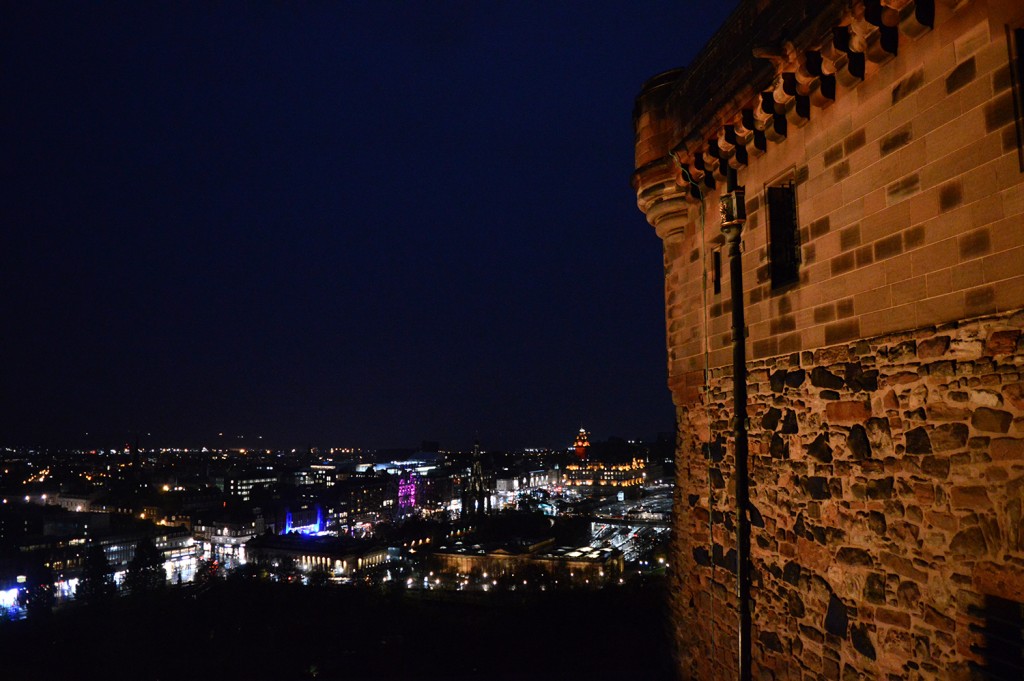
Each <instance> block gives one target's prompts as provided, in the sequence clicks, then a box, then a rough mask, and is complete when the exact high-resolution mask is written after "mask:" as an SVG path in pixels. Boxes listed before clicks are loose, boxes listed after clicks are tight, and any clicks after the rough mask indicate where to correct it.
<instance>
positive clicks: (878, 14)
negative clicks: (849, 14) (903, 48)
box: [851, 0, 900, 64]
mask: <svg viewBox="0 0 1024 681" xmlns="http://www.w3.org/2000/svg"><path fill="white" fill-rule="evenodd" d="M887 11H889V12H890V13H891V10H887V8H885V7H883V6H882V2H881V0H866V2H865V3H864V4H863V5H858V6H857V7H855V8H854V12H853V22H852V23H851V27H852V28H853V31H854V33H856V34H857V35H858V36H860V38H861V39H862V40H863V43H864V54H865V55H867V58H868V59H869V60H870V61H871V62H873V63H875V64H882V63H884V62H887V61H888V60H890V59H892V58H893V57H894V56H896V51H897V50H898V49H899V38H900V33H899V31H898V30H897V29H896V28H895V27H893V26H887V25H886V24H885V18H886V12H887ZM891 18H892V19H894V18H895V17H891Z"/></svg>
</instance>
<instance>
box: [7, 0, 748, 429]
mask: <svg viewBox="0 0 1024 681" xmlns="http://www.w3.org/2000/svg"><path fill="white" fill-rule="evenodd" d="M735 4H736V3H735V2H727V3H699V2H678V1H677V2H625V1H624V2H619V3H611V2H518V3H506V2H500V3H499V2H444V3H441V2H424V3H412V2H409V3H404V2H403V3H397V2H330V3H328V2H315V3H314V2H298V3H290V2H289V3H285V2H278V3H188V2H160V3H154V2H145V3H139V2H126V3H101V4H93V3H89V4H85V3H63V2H62V3H57V4H44V3H37V2H31V3H21V2H5V3H3V4H2V5H0V7H2V17H0V60H2V61H0V93H2V94H0V135H2V138H0V139H2V143H0V169H2V170H0V172H2V175H0V180H2V182H3V186H4V188H5V189H4V198H3V200H2V204H0V205H2V206H3V214H2V220H3V224H4V228H3V230H0V285H2V287H3V288H2V294H0V312H2V317H0V319H2V320H3V327H4V331H3V333H2V336H0V338H2V340H0V352H2V357H3V371H2V376H0V381H2V385H0V387H2V404H0V410H2V411H0V444H7V445H14V444H19V445H21V444H42V445H78V444H82V445H86V444H88V445H103V444H107V443H110V444H115V443H118V442H124V441H126V440H128V439H130V435H129V434H130V433H131V432H132V431H135V430H142V431H145V432H149V433H152V436H150V437H149V438H144V440H143V443H144V444H146V443H147V442H148V443H149V444H153V445H165V444H178V443H180V444H187V445H201V444H214V443H217V442H219V441H220V442H223V439H221V438H218V437H217V433H219V432H224V433H225V435H227V436H237V435H240V434H244V435H245V436H247V437H246V440H245V442H246V443H248V444H250V445H254V444H257V442H262V443H263V444H266V445H272V446H289V447H290V446H306V445H308V444H316V445H320V446H345V445H350V444H351V445H356V446H364V447H387V446H414V445H416V444H418V443H419V441H420V440H422V439H433V440H440V441H441V443H442V445H444V446H449V447H459V446H465V445H467V444H468V443H470V442H472V440H473V439H474V437H476V436H477V435H479V437H480V439H481V441H482V442H483V443H484V444H485V445H486V446H490V447H517V446H564V445H566V444H568V443H569V442H570V441H571V438H572V435H573V432H574V431H575V430H576V429H577V428H578V427H579V425H580V424H581V423H582V424H584V425H586V426H587V427H588V428H590V429H591V430H592V431H593V433H594V435H595V436H596V437H599V438H603V437H607V436H609V435H621V436H625V437H644V436H648V435H653V434H654V433H656V432H657V431H659V430H660V431H664V430H671V428H672V423H673V416H672V407H671V402H670V398H669V394H668V391H667V388H666V386H665V356H664V353H665V350H664V325H663V310H662V265H661V247H660V242H659V241H658V239H657V238H656V237H655V235H654V232H653V230H652V229H651V228H650V227H648V226H647V224H646V222H645V221H644V218H643V216H642V215H641V214H640V213H639V212H638V211H637V209H636V203H635V196H634V194H633V192H632V190H631V189H630V187H629V174H630V172H631V170H632V154H633V135H632V126H631V111H632V106H633V98H634V97H635V95H636V94H637V92H638V91H639V88H640V86H641V85H642V83H643V82H644V80H646V79H647V78H648V77H650V76H652V75H654V74H655V73H658V72H660V71H664V70H666V69H669V68H672V67H675V66H679V65H683V64H685V63H687V62H688V61H689V60H690V59H691V58H692V57H693V55H694V54H695V53H696V51H697V50H699V49H700V47H701V46H703V44H704V43H705V42H706V40H707V38H708V37H709V36H710V34H711V33H712V32H713V31H714V29H715V28H716V27H717V26H718V25H720V24H721V22H722V21H723V20H724V18H725V16H727V14H728V12H729V11H730V10H731V8H732V7H733V6H734V5H735ZM86 433H89V435H88V436H87V435H86ZM257 435H262V436H263V438H264V439H263V440H262V441H257V440H256V439H255V436H257ZM236 442H237V439H236V440H234V441H232V444H234V443H236Z"/></svg>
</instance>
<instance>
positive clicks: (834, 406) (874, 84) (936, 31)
mask: <svg viewBox="0 0 1024 681" xmlns="http://www.w3.org/2000/svg"><path fill="white" fill-rule="evenodd" d="M807 7H811V6H810V5H807ZM1007 27H1009V28H1010V29H1014V28H1021V27H1024V5H1021V4H1020V3H1018V2H1011V1H1009V0H1004V1H996V0H991V1H989V2H984V1H981V0H973V1H965V2H959V3H944V2H936V3H924V2H916V3H915V2H905V1H903V2H899V1H895V0H894V1H892V2H885V3H884V4H883V3H877V2H875V3H863V2H853V3H850V2H822V3H814V7H813V8H811V9H806V10H805V9H804V4H802V3H782V2H768V3H764V2H742V3H741V5H740V8H739V10H738V11H737V12H736V13H735V14H734V15H733V17H732V18H731V19H730V23H729V24H728V25H727V26H725V27H723V29H722V31H721V32H720V33H719V34H718V35H717V36H716V37H715V38H714V39H712V41H711V43H710V44H709V45H708V46H707V47H706V48H705V50H704V51H703V52H702V53H701V55H700V56H698V57H697V59H695V61H694V63H693V64H691V67H690V69H688V70H676V71H673V72H668V73H666V74H663V75H662V76H659V77H657V78H655V79H652V80H651V81H649V82H648V83H647V84H646V85H645V87H644V90H643V92H642V93H641V95H640V97H639V98H638V100H637V107H636V109H635V112H634V120H635V123H636V131H637V137H636V152H637V155H636V168H637V170H636V172H635V174H634V178H633V179H634V186H635V188H636V190H637V197H638V203H639V206H640V208H641V210H643V211H644V213H645V214H646V216H647V219H648V221H649V222H650V223H651V224H652V225H653V226H654V227H655V230H656V232H657V234H658V235H659V237H661V238H662V240H663V243H664V256H665V263H664V264H665V282H666V283H665V296H666V300H665V302H666V332H667V350H668V369H669V388H670V390H671V392H672V396H673V400H674V402H675V404H676V406H677V412H678V419H679V435H678V447H677V471H678V473H677V489H676V524H675V530H676V531H675V534H674V548H673V554H674V555H673V560H672V561H671V563H672V565H673V567H674V568H675V571H674V574H673V577H672V579H673V589H672V591H673V602H672V610H673V613H674V618H675V627H676V630H677V632H678V635H677V641H678V643H679V651H678V652H679V658H680V670H681V672H682V675H683V676H684V677H685V678H699V679H716V678H722V679H727V678H735V665H736V663H735V659H736V635H737V623H736V622H737V620H736V611H735V594H734V591H735V577H734V570H735V553H734V551H733V548H734V546H735V527H734V525H733V522H734V514H735V510H734V500H735V493H734V489H733V488H732V487H731V485H732V484H733V483H732V469H733V468H732V461H733V454H732V445H731V438H730V432H729V427H728V419H729V418H730V416H731V410H732V408H731V390H732V380H731V373H732V370H731V349H730V348H731V343H732V330H731V328H730V325H731V317H730V312H731V305H732V303H731V301H730V300H729V294H728V291H729V278H728V273H727V270H728V268H727V266H726V264H725V257H724V254H723V255H722V262H723V270H724V273H723V278H722V280H721V291H722V292H721V293H717V294H716V293H715V292H714V288H713V286H712V278H713V272H712V263H713V261H714V260H713V257H714V253H715V252H716V250H718V249H720V248H721V245H722V240H721V237H720V236H719V234H720V230H719V225H718V216H717V201H718V197H719V195H720V194H721V192H722V191H723V189H724V184H725V182H724V180H725V177H726V175H727V173H728V169H729V168H730V167H731V168H733V169H735V171H736V175H737V179H738V182H739V184H740V185H743V186H744V187H745V188H746V199H747V211H748V220H747V224H746V227H745V230H744V252H743V256H742V257H743V272H744V284H745V285H744V306H745V310H746V315H747V320H746V321H747V330H746V331H747V339H746V342H747V356H748V358H749V360H750V361H749V362H748V371H749V372H750V376H749V384H750V400H749V407H748V408H749V410H750V418H751V431H750V442H751V447H750V448H751V452H750V457H751V458H750V469H751V485H752V487H751V499H752V502H753V504H754V506H755V507H756V510H757V512H756V513H754V514H753V516H754V517H753V520H754V521H755V527H754V529H753V532H752V560H753V574H754V585H753V620H754V625H753V628H754V631H753V633H754V652H753V656H754V678H764V679H818V678H843V679H854V678H892V679H897V678H899V679H903V678H924V679H933V678H936V679H938V678H969V676H970V674H971V670H972V665H979V666H983V665H986V664H987V663H988V662H989V660H987V658H986V648H985V646H986V645H987V641H986V627H987V621H986V614H987V613H991V612H992V610H993V607H994V606H993V603H996V604H997V605H1000V607H1002V605H1005V603H1003V602H1002V601H998V602H997V601H995V599H996V598H1000V599H1005V601H1009V602H1011V605H1012V604H1013V603H1020V602H1024V545H1022V540H1024V537H1022V536H1021V527H1022V525H1021V503H1022V498H1024V366H1022V365H1024V342H1022V340H1021V338H1022V336H1021V331H1022V328H1024V313H1022V312H1021V309H1022V308H1024V172H1022V167H1021V161H1020V154H1021V148H1020V136H1021V131H1020V129H1019V125H1020V119H1019V115H1018V114H1017V113H1016V112H1015V109H1014V96H1015V92H1014V89H1013V87H1012V83H1013V71H1012V70H1011V66H1010V64H1011V59H1010V56H1009V50H1008V45H1007ZM883 29H884V30H883ZM840 38H842V39H841V40H840ZM837 45H838V46H839V47H843V48H845V49H839V47H837ZM755 47H756V48H758V54H759V55H760V56H761V57H763V58H762V59H753V58H751V57H750V54H751V52H752V50H753V49H754V48H755ZM858 55H859V56H858ZM858 59H862V60H863V62H862V63H863V69H861V68H859V65H858ZM830 74H834V76H835V81H834V82H833V83H832V85H831V86H834V99H833V98H829V97H827V96H824V95H823V93H825V94H831V93H829V92H828V91H829V88H830V87H831V86H830V85H829V83H828V82H826V81H829V75H830ZM801 98H802V99H801ZM688 179H692V180H693V181H694V183H695V184H696V185H697V187H699V188H700V190H699V192H698V191H697V190H696V189H695V188H694V187H693V186H692V185H690V184H689V183H688V182H687V180H688ZM782 180H785V181H792V182H793V184H794V186H795V195H796V205H797V219H798V225H799V244H800V256H801V262H800V265H799V281H798V283H796V284H794V285H791V286H788V287H780V288H776V289H773V288H772V286H771V283H770V268H771V263H770V257H769V245H768V226H767V225H768V215H767V210H766V206H765V189H766V187H767V186H769V185H773V184H776V183H778V182H779V181H782ZM701 199H703V201H702V200H701ZM702 203H703V206H704V208H703V210H702ZM705 213H706V214H705ZM705 274H707V278H705ZM706 369H707V376H708V378H707V380H706V379H705V370H706Z"/></svg>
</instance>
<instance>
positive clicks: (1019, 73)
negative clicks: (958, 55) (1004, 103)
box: [1006, 27, 1024, 172]
mask: <svg viewBox="0 0 1024 681" xmlns="http://www.w3.org/2000/svg"><path fill="white" fill-rule="evenodd" d="M1006 39H1007V43H1008V47H1009V51H1010V83H1011V85H1012V86H1013V114H1014V120H1015V121H1016V128H1017V164H1018V165H1019V166H1020V169H1021V172H1024V28H1015V29H1013V30H1012V31H1011V30H1010V29H1009V27H1007V31H1006Z"/></svg>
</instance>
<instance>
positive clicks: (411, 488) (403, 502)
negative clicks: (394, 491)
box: [398, 474, 416, 509]
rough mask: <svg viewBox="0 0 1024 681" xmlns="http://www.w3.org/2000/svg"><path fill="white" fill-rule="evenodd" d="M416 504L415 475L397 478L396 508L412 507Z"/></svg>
mask: <svg viewBox="0 0 1024 681" xmlns="http://www.w3.org/2000/svg"><path fill="white" fill-rule="evenodd" d="M415 506H416V476H415V475H412V474H410V475H409V477H402V478H399V479H398V508H400V509H412V508H413V507H415Z"/></svg>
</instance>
